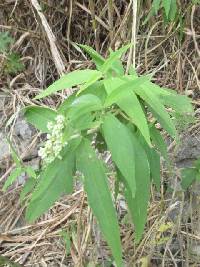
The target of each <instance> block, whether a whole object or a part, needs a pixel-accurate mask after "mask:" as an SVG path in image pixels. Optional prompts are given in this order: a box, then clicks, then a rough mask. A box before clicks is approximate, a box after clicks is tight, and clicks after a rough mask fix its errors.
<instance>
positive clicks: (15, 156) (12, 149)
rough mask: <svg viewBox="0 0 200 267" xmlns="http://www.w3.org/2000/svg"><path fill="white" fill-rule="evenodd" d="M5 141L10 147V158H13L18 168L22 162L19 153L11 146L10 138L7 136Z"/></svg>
mask: <svg viewBox="0 0 200 267" xmlns="http://www.w3.org/2000/svg"><path fill="white" fill-rule="evenodd" d="M6 141H7V142H8V144H9V147H10V150H11V155H12V159H13V160H14V162H15V164H16V166H17V167H19V168H20V167H21V165H22V162H21V159H20V157H19V155H18V154H17V152H16V150H15V149H14V147H13V145H12V143H11V142H10V140H9V139H8V138H6Z"/></svg>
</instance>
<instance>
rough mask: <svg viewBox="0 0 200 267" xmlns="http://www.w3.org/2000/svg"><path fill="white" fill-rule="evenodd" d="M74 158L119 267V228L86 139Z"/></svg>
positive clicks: (103, 176)
mask: <svg viewBox="0 0 200 267" xmlns="http://www.w3.org/2000/svg"><path fill="white" fill-rule="evenodd" d="M76 158H77V170H79V171H80V172H81V173H82V174H83V175H84V187H85V191H86V192H87V196H88V202H89V204H90V206H91V208H92V211H93V213H94V215H95V217H96V218H97V221H98V223H99V226H100V229H101V231H102V233H103V235H104V237H105V239H106V241H107V242H108V244H109V246H110V248H111V250H112V254H113V256H114V259H115V261H116V264H117V266H118V267H121V266H122V251H121V242H120V234H119V227H118V222H117V216H116V211H115V209H114V206H113V202H112V198H111V193H110V191H109V187H108V184H107V177H106V174H105V169H104V167H103V164H102V162H101V161H100V160H99V159H98V158H97V155H96V153H95V151H94V149H93V148H92V147H91V145H90V141H89V140H87V139H84V140H83V141H82V143H81V145H80V146H79V148H78V151H77V156H76Z"/></svg>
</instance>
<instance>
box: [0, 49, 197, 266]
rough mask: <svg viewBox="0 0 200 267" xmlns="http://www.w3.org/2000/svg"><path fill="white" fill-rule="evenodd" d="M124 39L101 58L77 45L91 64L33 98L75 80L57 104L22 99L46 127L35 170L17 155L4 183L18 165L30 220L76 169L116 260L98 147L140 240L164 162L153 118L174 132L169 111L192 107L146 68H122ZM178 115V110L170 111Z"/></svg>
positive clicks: (115, 229)
mask: <svg viewBox="0 0 200 267" xmlns="http://www.w3.org/2000/svg"><path fill="white" fill-rule="evenodd" d="M129 47H130V46H129V45H127V46H124V47H122V48H120V49H119V50H118V51H115V52H113V51H110V55H109V56H108V58H107V59H104V58H103V57H102V56H100V55H99V54H98V53H97V52H96V51H94V50H93V49H92V48H90V47H88V46H84V45H81V48H82V49H84V50H85V51H86V52H87V53H88V54H89V55H90V56H91V58H92V60H93V62H94V63H95V65H96V70H91V69H86V70H75V71H73V72H71V73H69V74H66V75H63V76H62V77H61V78H60V79H59V80H57V81H56V82H54V83H53V84H52V85H51V86H49V87H48V88H47V89H46V90H44V91H43V92H41V93H40V94H39V95H38V96H37V97H36V99H42V98H44V97H47V96H49V95H51V94H53V93H56V92H58V91H59V90H63V89H66V88H72V87H76V88H78V90H74V93H73V94H72V95H71V96H70V97H68V98H67V99H66V100H65V101H64V102H63V103H62V104H61V105H60V106H59V107H58V109H57V110H53V109H50V108H48V107H41V106H29V107H26V108H25V110H24V115H25V117H26V119H27V120H28V122H30V123H31V124H33V125H34V126H35V127H36V128H38V129H39V130H40V131H41V132H43V133H47V141H46V143H45V144H44V146H43V147H42V148H40V151H39V155H40V156H41V157H42V159H43V166H42V169H41V172H40V173H39V175H38V176H37V175H36V174H35V173H34V172H33V170H31V169H30V168H29V169H28V170H27V169H24V167H23V166H22V163H21V162H20V160H17V161H16V162H17V164H18V167H17V169H18V171H16V170H15V171H14V173H12V174H11V176H10V177H9V178H8V180H7V182H6V186H5V187H4V189H6V188H7V187H8V186H9V185H10V184H11V183H12V182H13V181H14V179H15V178H16V177H17V176H18V175H19V172H20V171H26V172H27V174H28V175H29V176H30V179H29V180H28V181H27V183H26V184H25V185H24V188H23V191H22V199H23V198H24V196H25V195H26V194H28V193H30V192H31V197H30V201H29V204H28V208H27V210H26V218H27V219H28V220H29V221H34V220H35V219H37V218H38V217H39V216H40V215H41V214H42V213H43V212H45V211H46V210H48V209H49V208H50V207H51V206H52V204H53V203H54V202H55V201H56V200H57V199H58V197H60V196H61V195H62V194H69V193H71V192H72V190H73V177H74V176H75V175H76V174H77V173H79V174H81V177H82V181H83V184H84V189H85V191H86V193H87V197H88V202H89V205H90V207H91V209H92V211H93V214H94V215H95V217H96V219H97V221H98V223H99V226H100V229H101V231H102V233H103V235H104V238H105V239H106V241H107V243H108V244H109V246H110V248H111V250H112V254H113V257H114V259H115V262H116V265H117V266H118V267H121V266H123V262H122V249H121V241H120V232H119V226H118V220H117V214H116V211H115V208H114V204H113V197H112V190H110V189H109V182H108V176H107V170H108V167H109V166H106V164H105V163H104V162H103V161H102V160H101V159H100V157H99V153H100V152H101V151H107V150H109V151H110V153H111V156H112V162H113V166H114V168H115V179H116V180H115V182H116V187H115V190H116V192H115V194H116V195H117V192H119V190H120V192H123V194H124V196H125V199H126V202H127V205H128V210H129V212H130V214H131V218H132V220H133V224H134V230H135V240H136V242H139V240H140V239H141V237H142V233H143V230H144V227H145V223H146V218H147V207H148V202H149V199H150V185H151V183H154V184H155V186H156V188H157V190H159V188H160V157H161V156H162V157H163V158H164V159H165V160H166V161H167V162H169V159H168V155H167V147H166V144H165V142H164V139H163V137H162V135H161V133H160V131H159V130H158V129H157V128H156V123H159V124H160V125H161V126H162V127H163V129H164V130H166V132H167V133H168V134H169V135H170V136H171V137H172V138H175V139H176V138H177V132H176V127H175V121H174V120H173V118H174V117H175V115H176V114H181V117H182V116H183V115H184V114H188V113H192V111H193V110H192V106H191V104H190V101H189V99H188V98H187V97H186V96H183V95H178V94H177V93H176V92H174V91H172V90H169V89H166V88H160V87H159V86H158V85H156V84H154V83H152V82H151V81H150V80H151V76H141V77H138V76H137V75H136V73H135V71H134V70H133V69H131V70H130V71H129V73H128V74H125V73H124V68H123V64H122V62H121V61H120V58H121V56H122V55H123V53H125V52H126V51H127V49H128V48H129ZM176 117H178V116H176Z"/></svg>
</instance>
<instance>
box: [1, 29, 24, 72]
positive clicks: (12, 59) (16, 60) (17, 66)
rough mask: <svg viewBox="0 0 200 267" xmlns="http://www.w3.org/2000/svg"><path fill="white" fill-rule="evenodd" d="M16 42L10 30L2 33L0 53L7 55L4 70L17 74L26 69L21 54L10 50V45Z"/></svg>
mask: <svg viewBox="0 0 200 267" xmlns="http://www.w3.org/2000/svg"><path fill="white" fill-rule="evenodd" d="M13 42H14V40H13V38H12V37H11V36H10V35H9V33H8V32H2V33H0V53H3V54H4V56H5V62H4V64H3V70H4V72H5V73H8V74H17V73H18V72H20V71H23V70H24V64H23V63H22V62H21V58H20V55H19V54H17V53H14V52H12V51H9V50H10V49H9V47H10V45H11V44H12V43H13Z"/></svg>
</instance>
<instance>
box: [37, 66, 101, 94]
mask: <svg viewBox="0 0 200 267" xmlns="http://www.w3.org/2000/svg"><path fill="white" fill-rule="evenodd" d="M97 74H100V72H99V71H97V70H75V71H72V72H70V73H68V74H65V75H63V76H62V77H61V78H60V79H59V80H57V81H56V82H54V83H53V84H52V85H50V86H49V87H48V88H47V89H46V90H44V91H43V92H42V93H40V94H39V95H38V96H37V97H36V98H35V99H40V98H43V97H45V96H49V95H51V94H53V93H56V92H58V91H60V90H64V89H67V88H71V87H73V86H77V85H80V84H83V83H86V82H88V81H90V80H91V79H92V78H93V77H94V75H97Z"/></svg>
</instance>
